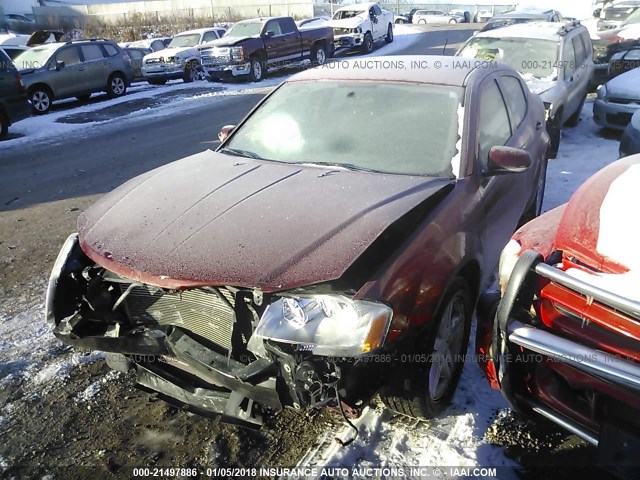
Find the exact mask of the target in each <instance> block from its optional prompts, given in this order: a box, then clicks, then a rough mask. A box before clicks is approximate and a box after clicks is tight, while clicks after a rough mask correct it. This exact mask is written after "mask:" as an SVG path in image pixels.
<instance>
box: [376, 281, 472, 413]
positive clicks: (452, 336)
mask: <svg viewBox="0 0 640 480" xmlns="http://www.w3.org/2000/svg"><path fill="white" fill-rule="evenodd" d="M471 315H472V300H471V294H470V292H469V287H468V285H467V282H465V281H464V280H463V279H462V278H456V279H455V280H454V282H453V285H451V287H450V288H449V290H448V291H447V293H446V294H445V297H444V300H443V302H442V306H441V308H440V310H439V312H438V314H437V315H436V317H435V318H434V320H435V321H437V324H436V325H435V329H433V331H432V332H431V334H429V335H426V334H423V335H422V337H421V338H418V339H417V340H416V349H415V351H414V352H413V354H409V355H408V356H409V357H410V358H411V359H412V360H413V361H412V362H411V364H410V365H407V366H403V367H402V369H401V371H402V372H403V375H401V376H400V377H401V378H398V379H396V382H398V383H396V384H392V385H390V386H388V387H385V388H384V389H383V390H382V392H381V397H382V401H383V402H384V404H385V405H386V406H387V407H388V408H390V409H392V410H394V411H396V412H398V413H401V414H403V415H408V416H410V417H414V418H419V419H429V418H433V417H436V416H437V415H438V414H440V413H441V412H442V411H443V410H444V409H445V408H446V407H447V405H448V404H449V402H450V401H451V397H452V396H453V392H454V391H455V389H456V386H457V384H458V380H459V379H460V374H461V373H462V367H463V364H464V357H465V353H466V349H467V344H468V342H469V330H470V328H471Z"/></svg>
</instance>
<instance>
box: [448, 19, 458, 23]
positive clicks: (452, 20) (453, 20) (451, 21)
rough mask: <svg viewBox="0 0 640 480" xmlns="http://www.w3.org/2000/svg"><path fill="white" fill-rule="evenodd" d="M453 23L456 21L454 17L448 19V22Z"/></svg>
mask: <svg viewBox="0 0 640 480" xmlns="http://www.w3.org/2000/svg"><path fill="white" fill-rule="evenodd" d="M453 23H458V21H457V20H456V19H455V18H452V19H451V20H449V24H453Z"/></svg>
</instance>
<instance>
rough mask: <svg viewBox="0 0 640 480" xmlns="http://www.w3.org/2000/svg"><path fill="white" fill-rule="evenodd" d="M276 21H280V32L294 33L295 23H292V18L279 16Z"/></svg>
mask: <svg viewBox="0 0 640 480" xmlns="http://www.w3.org/2000/svg"><path fill="white" fill-rule="evenodd" d="M278 21H279V22H280V28H281V29H282V33H295V31H296V25H295V23H293V19H292V18H281V19H279V20H278Z"/></svg>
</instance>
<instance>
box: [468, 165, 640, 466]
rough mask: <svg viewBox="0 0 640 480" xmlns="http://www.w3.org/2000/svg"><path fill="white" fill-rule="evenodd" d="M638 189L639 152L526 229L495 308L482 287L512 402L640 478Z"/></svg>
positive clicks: (481, 331) (490, 362)
mask: <svg viewBox="0 0 640 480" xmlns="http://www.w3.org/2000/svg"><path fill="white" fill-rule="evenodd" d="M638 185H640V155H634V156H631V157H627V158H625V159H623V160H619V161H617V162H615V163H612V164H611V165H609V166H608V167H606V168H604V169H603V170H601V171H599V172H598V173H596V174H595V175H594V176H593V177H591V178H590V179H589V180H587V182H586V183H584V184H583V185H582V186H581V187H580V188H579V189H578V190H577V191H576V192H575V193H574V194H573V196H572V197H571V199H570V201H569V202H568V203H567V204H565V205H562V206H560V207H558V208H556V209H554V210H551V211H549V212H547V213H545V214H544V215H542V216H540V217H538V218H536V219H535V220H532V221H531V222H529V223H527V224H526V225H524V226H523V227H522V228H521V229H520V230H518V231H517V232H516V233H515V234H514V236H513V238H512V240H511V241H510V242H509V244H507V246H506V247H505V249H504V251H503V252H502V255H501V258H500V269H499V270H500V284H501V290H502V299H501V300H500V303H499V304H498V305H497V309H496V308H495V303H493V302H492V298H491V297H492V295H491V294H487V295H486V296H484V295H483V298H482V301H481V302H480V306H482V307H483V308H479V314H478V326H479V328H478V345H477V346H478V349H479V352H480V354H481V355H482V356H483V357H485V359H486V362H485V363H484V369H485V373H486V374H487V376H488V377H489V379H490V381H491V383H492V385H493V386H494V387H495V388H500V389H501V390H502V392H503V394H504V395H505V397H506V398H507V399H508V400H509V402H510V403H511V405H512V407H513V408H514V409H516V410H518V411H520V412H523V413H531V414H532V415H534V416H537V415H538V414H539V415H541V416H542V417H546V418H547V419H549V420H551V421H553V422H555V423H556V424H558V425H560V426H561V427H563V428H565V429H567V430H568V431H570V432H572V433H574V434H576V435H578V436H580V437H582V438H583V439H584V440H586V441H587V442H589V443H591V444H593V445H595V446H597V447H598V451H599V461H600V462H601V463H602V464H603V465H606V466H609V467H611V466H614V467H615V468H622V469H621V471H620V472H619V473H620V474H621V475H623V476H625V477H626V478H639V475H640V470H639V469H638V458H637V454H638V451H640V288H638V286H639V285H640V276H639V274H640V249H639V248H638V235H639V234H640V228H639V227H638V222H637V221H635V219H634V218H633V217H632V216H629V209H634V208H636V206H637V205H638V202H639V201H640V194H639V191H638ZM498 295H499V294H498ZM492 304H493V308H492ZM534 412H535V413H534ZM631 467H633V468H631Z"/></svg>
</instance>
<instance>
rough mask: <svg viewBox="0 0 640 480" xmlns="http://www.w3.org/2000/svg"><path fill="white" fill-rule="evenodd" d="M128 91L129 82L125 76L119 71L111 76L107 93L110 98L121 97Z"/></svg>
mask: <svg viewBox="0 0 640 480" xmlns="http://www.w3.org/2000/svg"><path fill="white" fill-rule="evenodd" d="M126 92H127V82H126V81H125V79H124V77H123V76H122V75H120V74H119V73H116V74H113V75H111V76H110V77H109V82H108V83H107V95H108V96H109V98H116V97H121V96H122V95H124V94H125V93H126Z"/></svg>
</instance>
